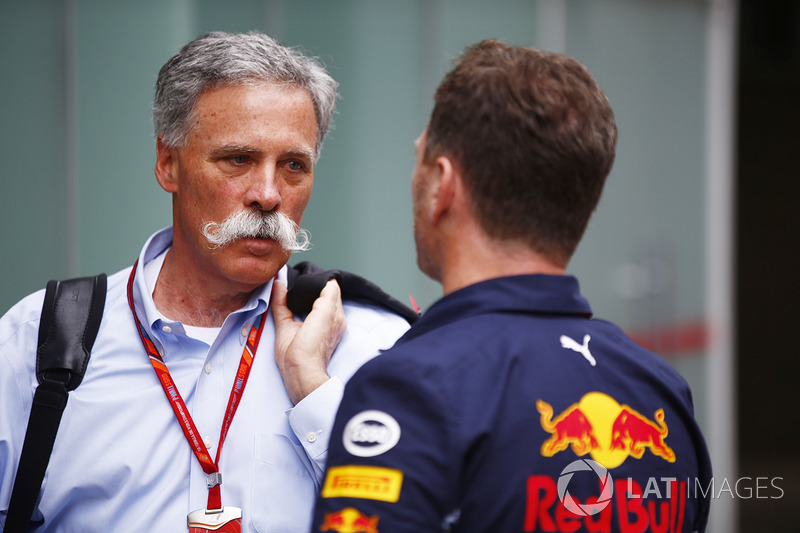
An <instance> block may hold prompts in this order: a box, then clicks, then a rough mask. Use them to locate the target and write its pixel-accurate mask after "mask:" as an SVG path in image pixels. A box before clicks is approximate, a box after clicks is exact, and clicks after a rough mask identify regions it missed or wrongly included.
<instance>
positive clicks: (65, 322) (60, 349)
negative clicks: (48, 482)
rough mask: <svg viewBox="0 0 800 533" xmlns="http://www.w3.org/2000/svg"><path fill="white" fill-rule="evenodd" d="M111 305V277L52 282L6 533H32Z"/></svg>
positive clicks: (42, 319) (49, 288)
mask: <svg viewBox="0 0 800 533" xmlns="http://www.w3.org/2000/svg"><path fill="white" fill-rule="evenodd" d="M105 300H106V275H105V274H99V275H97V276H95V277H90V278H77V279H71V280H66V281H55V280H53V281H50V282H49V283H48V284H47V291H46V292H45V298H44V305H43V306H42V318H41V321H40V323H39V347H38V350H37V352H36V377H37V379H38V380H39V386H38V387H37V388H36V392H35V393H34V396H33V405H32V406H31V414H30V418H29V419H28V429H27V431H26V433H25V441H24V444H23V446H22V455H21V457H20V462H19V467H18V469H17V475H16V478H15V480H14V490H13V492H12V494H11V501H10V503H9V508H8V516H7V518H6V525H5V529H4V533H14V532H24V531H27V530H28V527H29V523H30V519H31V515H32V514H33V509H34V507H35V505H36V499H37V497H38V495H39V491H40V489H41V486H42V480H43V479H44V474H45V471H46V470H47V463H48V462H49V461H50V454H51V453H52V451H53V443H54V442H55V438H56V433H57V432H58V426H59V423H60V422H61V415H62V413H63V412H64V408H65V407H66V405H67V394H68V393H69V391H71V390H74V389H75V388H76V387H77V386H78V385H80V383H81V381H82V380H83V374H84V372H85V371H86V366H87V364H88V363H89V355H90V353H91V350H92V346H93V345H94V340H95V337H96V336H97V331H98V329H99V328H100V321H101V319H102V318H103V307H104V306H105Z"/></svg>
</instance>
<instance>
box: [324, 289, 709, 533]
mask: <svg viewBox="0 0 800 533" xmlns="http://www.w3.org/2000/svg"><path fill="white" fill-rule="evenodd" d="M327 466H328V470H327V474H326V478H325V483H324V486H323V487H322V490H321V494H320V498H319V500H318V502H317V506H316V510H315V517H314V529H313V530H314V531H338V532H340V533H345V532H356V531H364V532H369V533H393V532H399V531H409V532H412V531H413V532H427V531H480V532H489V531H491V532H507V531H509V532H511V531H514V532H516V531H565V532H575V531H596V532H609V531H615V532H625V533H633V532H641V531H664V532H671V533H673V532H686V533H691V532H693V531H703V530H704V529H705V524H706V521H707V518H708V503H709V502H708V498H709V496H710V494H709V490H708V488H709V485H710V483H711V464H710V460H709V457H708V452H707V450H706V446H705V442H704V440H703V437H702V435H701V433H700V430H699V429H698V427H697V424H696V423H695V420H694V415H693V406H692V397H691V391H690V390H689V387H688V385H687V384H686V382H685V380H684V379H683V378H682V377H681V376H680V375H679V374H678V373H677V372H676V371H675V370H673V369H672V368H671V367H670V366H669V365H668V364H667V363H666V362H665V361H664V360H663V359H661V358H660V357H659V356H657V355H655V354H652V353H650V352H648V351H646V350H644V349H643V348H641V347H639V346H638V345H636V344H634V343H633V342H632V341H631V340H630V339H629V338H628V337H627V336H626V335H625V334H624V333H623V332H622V331H621V330H620V329H619V328H618V327H617V326H615V325H613V324H611V323H609V322H605V321H602V320H597V319H592V318H591V309H590V307H589V304H588V302H587V301H586V300H585V299H584V298H583V297H582V296H581V294H580V292H579V287H578V281H577V280H576V279H575V278H573V277H570V276H546V275H529V276H515V277H507V278H499V279H493V280H489V281H485V282H482V283H478V284H475V285H472V286H469V287H466V288H464V289H462V290H459V291H457V292H454V293H452V294H450V295H448V296H446V297H444V298H442V299H441V300H439V301H438V302H436V303H435V304H434V305H433V306H432V307H431V308H430V309H429V310H428V311H427V312H426V313H425V314H424V315H423V316H422V318H421V319H420V320H419V321H418V322H417V323H416V325H414V326H413V327H412V328H411V329H410V330H409V331H408V332H407V333H406V335H404V336H403V337H402V338H401V339H400V340H399V341H398V342H397V343H396V344H395V346H394V347H393V348H392V349H391V350H389V351H387V352H385V353H384V354H383V355H381V356H379V357H377V358H376V359H374V360H372V361H370V362H368V363H367V364H366V365H364V366H363V367H362V368H361V369H360V370H359V371H358V372H357V373H356V375H355V376H354V377H353V378H352V379H351V380H350V382H349V383H348V384H347V387H346V390H345V394H344V398H343V400H342V403H341V406H340V408H339V413H338V415H337V418H336V423H335V425H334V429H333V435H332V437H331V440H330V450H329V456H328V463H327Z"/></svg>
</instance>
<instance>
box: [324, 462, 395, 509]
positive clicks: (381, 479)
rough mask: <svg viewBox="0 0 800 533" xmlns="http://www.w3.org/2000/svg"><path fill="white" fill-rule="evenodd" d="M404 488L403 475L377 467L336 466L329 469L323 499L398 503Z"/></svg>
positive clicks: (390, 469)
mask: <svg viewBox="0 0 800 533" xmlns="http://www.w3.org/2000/svg"><path fill="white" fill-rule="evenodd" d="M402 486H403V473H402V472H401V471H400V470H394V469H392V468H381V467H377V466H355V465H348V466H335V467H331V468H329V469H328V475H327V477H326V478H325V485H324V486H323V487H322V497H323V498H361V499H365V500H380V501H383V502H392V503H394V502H396V501H397V500H398V499H399V498H400V489H401V487H402Z"/></svg>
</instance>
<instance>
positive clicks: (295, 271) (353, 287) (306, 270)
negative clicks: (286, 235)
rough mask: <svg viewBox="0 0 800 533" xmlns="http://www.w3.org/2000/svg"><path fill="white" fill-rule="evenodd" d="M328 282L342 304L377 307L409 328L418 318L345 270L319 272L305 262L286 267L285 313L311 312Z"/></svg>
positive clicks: (363, 280)
mask: <svg viewBox="0 0 800 533" xmlns="http://www.w3.org/2000/svg"><path fill="white" fill-rule="evenodd" d="M331 279H335V280H336V281H337V282H338V283H339V287H341V289H342V299H343V300H354V301H361V302H365V303H370V304H373V305H378V306H381V307H383V308H385V309H388V310H390V311H393V312H394V313H396V314H398V315H400V316H401V317H403V318H405V319H406V320H407V321H408V323H409V324H413V323H414V322H416V321H417V319H418V318H419V315H418V314H417V313H416V312H414V310H412V309H411V308H410V307H408V306H407V305H405V304H403V303H402V302H401V301H399V300H397V299H395V298H393V297H392V296H390V295H389V294H387V293H385V292H384V291H383V290H382V289H381V288H380V287H378V286H377V285H375V284H374V283H372V282H371V281H369V280H367V279H364V278H362V277H361V276H358V275H356V274H353V273H352V272H347V271H345V270H322V269H321V268H320V267H318V266H317V265H315V264H314V263H311V262H309V261H304V262H302V263H298V264H297V265H296V266H294V267H289V276H288V281H289V283H288V287H287V288H288V290H289V294H288V296H287V298H286V300H287V301H286V303H287V304H288V306H289V309H291V310H292V312H293V313H294V314H296V315H307V314H308V313H309V312H311V307H312V306H313V305H314V300H316V299H317V298H318V297H319V293H320V292H322V289H323V288H324V287H325V284H326V283H327V282H328V281H329V280H331Z"/></svg>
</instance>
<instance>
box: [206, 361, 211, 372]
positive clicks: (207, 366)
mask: <svg viewBox="0 0 800 533" xmlns="http://www.w3.org/2000/svg"><path fill="white" fill-rule="evenodd" d="M205 371H206V374H210V373H211V363H206V367H205Z"/></svg>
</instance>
